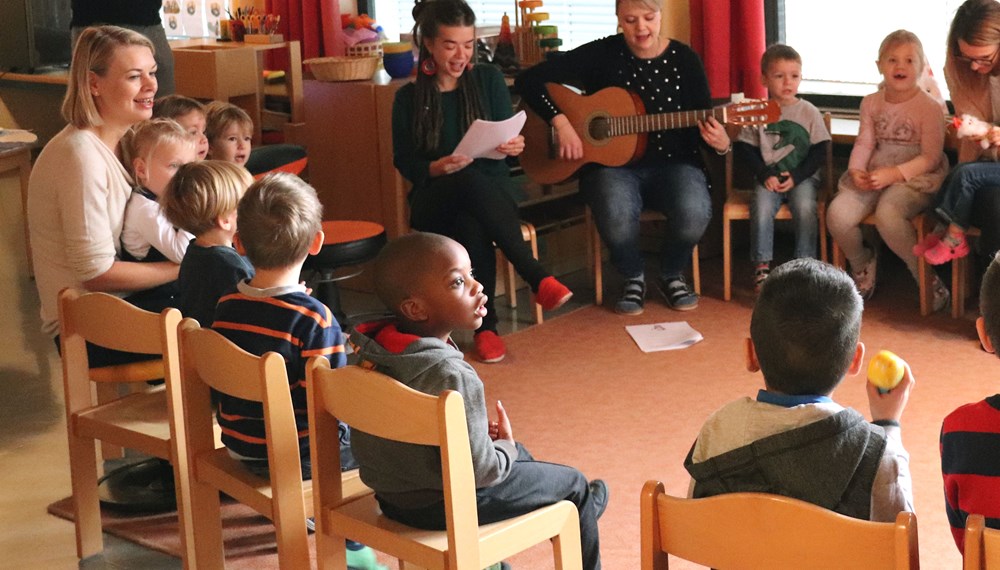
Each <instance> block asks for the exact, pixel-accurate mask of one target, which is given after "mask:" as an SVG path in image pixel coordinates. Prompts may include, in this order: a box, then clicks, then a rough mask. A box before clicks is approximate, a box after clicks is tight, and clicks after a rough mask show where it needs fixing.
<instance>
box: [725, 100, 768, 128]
mask: <svg viewBox="0 0 1000 570" xmlns="http://www.w3.org/2000/svg"><path fill="white" fill-rule="evenodd" d="M722 109H723V116H724V122H726V123H728V124H730V125H738V126H741V127H745V126H748V125H766V124H768V123H773V122H775V121H777V120H779V119H780V118H781V106H779V105H778V102H777V101H773V100H764V99H744V100H743V101H740V102H739V103H730V104H728V105H725V106H723V107H722Z"/></svg>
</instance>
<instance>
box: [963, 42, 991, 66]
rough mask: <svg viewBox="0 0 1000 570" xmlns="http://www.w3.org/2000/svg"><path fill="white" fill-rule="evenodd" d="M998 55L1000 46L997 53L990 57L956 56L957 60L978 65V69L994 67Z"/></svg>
mask: <svg viewBox="0 0 1000 570" xmlns="http://www.w3.org/2000/svg"><path fill="white" fill-rule="evenodd" d="M997 54H1000V46H998V47H997V49H996V51H994V52H993V55H990V56H989V57H969V56H967V55H963V54H962V53H959V54H958V55H956V56H955V59H957V60H958V61H963V62H965V63H968V64H971V65H976V66H978V67H993V64H994V63H995V62H996V59H997Z"/></svg>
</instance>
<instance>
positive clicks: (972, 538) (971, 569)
mask: <svg viewBox="0 0 1000 570" xmlns="http://www.w3.org/2000/svg"><path fill="white" fill-rule="evenodd" d="M962 568H963V569H964V570H993V569H1000V530H997V529H992V528H986V519H985V518H984V517H983V515H975V514H970V515H969V517H968V518H967V519H966V520H965V554H964V556H963V557H962Z"/></svg>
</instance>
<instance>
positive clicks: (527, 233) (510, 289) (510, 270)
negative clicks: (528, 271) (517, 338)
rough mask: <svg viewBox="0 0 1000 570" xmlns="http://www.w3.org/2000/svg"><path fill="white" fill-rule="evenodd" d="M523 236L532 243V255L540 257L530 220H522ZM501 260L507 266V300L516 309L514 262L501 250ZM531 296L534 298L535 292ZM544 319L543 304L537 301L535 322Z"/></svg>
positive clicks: (505, 285)
mask: <svg viewBox="0 0 1000 570" xmlns="http://www.w3.org/2000/svg"><path fill="white" fill-rule="evenodd" d="M521 237H522V238H523V239H524V241H526V242H529V244H530V245H531V256H532V257H534V258H535V259H538V236H537V235H536V234H535V226H534V225H532V224H530V223H528V222H521ZM500 261H501V262H502V263H504V264H505V265H506V266H507V268H506V270H505V271H504V288H505V289H506V290H507V301H508V302H509V303H510V308H511V309H516V308H517V289H516V287H517V283H516V280H517V277H516V275H515V274H514V264H513V263H511V262H510V261H509V260H507V258H506V257H505V256H504V254H503V252H502V251H501V252H500ZM531 297H532V299H534V294H532V296H531ZM544 321H545V319H544V317H543V316H542V306H541V305H539V304H538V303H535V323H537V324H542V323H543V322H544Z"/></svg>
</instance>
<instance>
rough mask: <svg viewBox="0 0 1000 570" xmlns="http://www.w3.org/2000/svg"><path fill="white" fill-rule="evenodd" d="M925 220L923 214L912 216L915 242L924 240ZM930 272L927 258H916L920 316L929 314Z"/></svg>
mask: <svg viewBox="0 0 1000 570" xmlns="http://www.w3.org/2000/svg"><path fill="white" fill-rule="evenodd" d="M925 220H926V219H925V218H924V216H917V217H915V218H913V225H914V226H915V227H916V229H917V243H921V242H922V241H924V236H925V235H926V233H925V232H926V228H925V226H926V221H925ZM931 274H932V272H931V271H930V269H929V268H928V267H927V260H926V259H924V256H922V255H921V256H920V257H918V258H917V289H918V294H919V295H920V316H922V317H926V316H927V315H929V314H931V306H932V302H931V297H932V296H933V294H934V292H933V289H934V288H933V287H932V286H931Z"/></svg>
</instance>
